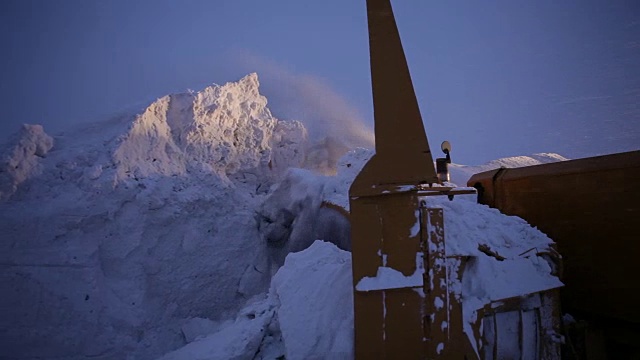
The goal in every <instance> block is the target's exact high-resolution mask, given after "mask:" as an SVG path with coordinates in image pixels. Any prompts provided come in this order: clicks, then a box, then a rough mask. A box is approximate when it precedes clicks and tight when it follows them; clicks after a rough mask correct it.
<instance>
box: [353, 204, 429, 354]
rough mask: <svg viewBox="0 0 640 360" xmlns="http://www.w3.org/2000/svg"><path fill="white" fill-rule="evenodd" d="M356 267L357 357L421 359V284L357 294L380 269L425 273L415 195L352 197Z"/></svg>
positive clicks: (354, 274)
mask: <svg viewBox="0 0 640 360" xmlns="http://www.w3.org/2000/svg"><path fill="white" fill-rule="evenodd" d="M350 203H351V221H352V225H351V231H352V249H353V250H352V259H353V260H352V263H353V281H354V287H355V288H356V291H355V292H354V309H355V314H354V315H355V354H356V358H362V359H364V358H372V357H373V358H389V357H393V356H394V355H393V354H397V351H399V350H402V351H403V352H402V353H403V354H407V356H408V357H407V358H421V356H422V355H421V354H423V353H424V346H423V340H422V338H423V328H424V325H423V315H422V312H423V305H422V302H423V298H422V297H421V296H420V294H419V292H416V291H415V290H416V289H418V290H422V284H421V283H419V284H416V285H415V286H413V287H405V288H399V289H392V288H380V289H374V290H368V291H358V290H357V288H358V283H359V282H360V281H361V280H363V278H365V277H369V278H375V277H376V275H377V273H378V268H379V267H386V268H391V269H394V270H396V271H398V272H400V273H401V274H402V275H404V276H410V275H412V274H414V273H415V272H416V271H423V268H420V269H419V268H418V266H420V267H422V266H423V265H422V263H421V262H418V261H416V259H417V256H419V257H421V256H422V253H421V250H420V236H419V232H418V231H416V232H415V233H412V231H411V230H412V228H414V227H415V226H416V224H417V223H418V216H417V215H416V214H417V213H418V202H417V197H416V196H415V195H414V194H412V193H402V194H398V195H394V196H378V197H358V198H355V199H354V198H352V199H351V202H350Z"/></svg>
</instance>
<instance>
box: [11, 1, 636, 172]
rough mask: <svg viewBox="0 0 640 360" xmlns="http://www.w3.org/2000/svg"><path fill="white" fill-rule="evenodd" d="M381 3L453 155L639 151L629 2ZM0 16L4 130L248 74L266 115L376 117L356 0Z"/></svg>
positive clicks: (30, 5)
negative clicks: (257, 82)
mask: <svg viewBox="0 0 640 360" xmlns="http://www.w3.org/2000/svg"><path fill="white" fill-rule="evenodd" d="M393 6H394V11H395V13H396V20H397V22H398V26H399V28H400V34H401V36H402V40H403V45H404V48H405V52H406V54H407V58H408V62H409V67H410V70H411V73H412V77H413V81H414V86H415V88H416V93H417V96H418V99H419V101H420V108H421V110H422V115H423V119H424V121H425V126H426V130H427V135H428V137H429V141H430V142H431V145H432V147H436V146H437V145H438V144H439V143H440V142H441V141H442V140H449V141H451V143H452V145H453V152H452V156H453V160H454V162H457V163H464V164H477V163H482V162H485V161H487V160H491V159H494V158H498V157H504V156H513V155H525V154H531V153H535V152H558V153H560V154H562V155H564V156H567V157H570V158H578V157H585V156H592V155H598V154H606V153H611V152H619V151H629V150H637V149H640V2H638V1H637V0H629V1H624V0H564V1H556V0H535V1H531V0H515V1H514V0H496V1H474V0H460V1H431V0H430V1H426V0H395V1H393ZM0 27H1V31H0V49H3V50H2V53H3V54H2V55H1V56H0V61H1V64H0V74H1V75H0V76H1V77H0V79H2V80H1V81H0V101H1V103H0V105H1V106H2V109H3V113H2V117H1V120H0V142H2V141H4V140H5V139H6V137H7V136H8V135H9V134H10V133H13V132H14V131H16V130H17V129H18V127H19V124H21V123H39V124H42V125H44V127H45V130H46V131H48V132H49V133H53V134H55V133H57V132H60V131H63V130H64V129H65V128H67V127H69V126H72V125H75V124H78V123H82V122H89V121H96V120H100V119H104V118H107V117H108V116H109V115H111V114H114V113H116V112H118V111H121V110H123V109H126V108H130V107H132V106H140V105H142V104H144V103H148V102H150V101H153V100H154V99H156V98H158V97H161V96H163V95H166V94H168V93H172V92H182V91H185V90H186V89H194V90H200V89H201V88H203V87H205V86H207V85H209V84H211V83H218V84H223V83H225V82H227V81H235V80H237V79H239V78H240V77H242V76H244V75H246V74H247V73H249V72H254V71H255V72H257V73H258V76H259V78H260V79H261V84H262V92H263V94H264V95H265V96H267V98H268V99H269V104H270V108H271V110H272V112H273V114H274V115H275V116H276V117H278V118H281V119H292V118H295V119H299V120H303V121H305V122H307V123H308V124H309V126H310V127H312V128H313V127H314V126H316V125H314V124H316V123H321V122H331V123H332V126H340V125H339V124H340V122H341V121H343V120H342V119H345V120H344V121H353V120H355V121H363V122H364V123H365V124H368V125H370V126H371V124H372V123H373V114H372V104H371V88H370V82H369V81H370V77H369V62H368V43H367V27H366V9H365V1H364V0H322V1H310V0H307V1H302V0H299V1H286V0H273V1H263V0H262V1H260V0H233V1H232V0H227V1H224V0H216V1H214V0H181V1H178V0H172V1H170V0H135V1H131V0H108V1H105V0H103V1H100V0H59V1H51V0H3V1H1V2H0ZM301 89H303V90H301ZM432 150H434V152H435V150H437V149H432ZM436 154H437V152H436Z"/></svg>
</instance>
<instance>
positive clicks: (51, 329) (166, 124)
mask: <svg viewBox="0 0 640 360" xmlns="http://www.w3.org/2000/svg"><path fill="white" fill-rule="evenodd" d="M258 85H259V84H258V80H257V77H256V76H255V74H252V75H249V76H247V77H245V78H243V79H241V80H240V81H239V82H236V83H229V84H226V85H221V86H219V85H214V86H211V87H208V88H206V89H204V90H203V91H201V92H199V93H187V94H178V95H170V96H166V97H163V98H161V99H158V100H157V101H156V102H154V103H153V104H151V105H149V107H148V108H147V109H146V110H145V111H144V112H143V113H141V114H130V115H124V116H121V117H118V118H114V119H111V120H109V121H106V122H103V123H98V124H94V125H90V126H87V127H84V128H81V129H78V130H76V131H73V132H70V133H66V134H61V135H59V136H56V137H55V144H56V146H55V147H53V148H52V143H53V142H52V139H51V137H49V136H47V135H46V134H44V132H43V131H42V128H41V127H40V126H27V127H25V128H24V129H23V130H22V132H21V133H20V134H19V135H18V136H17V137H16V139H17V140H16V141H14V142H13V143H11V144H10V146H9V147H8V150H7V151H5V152H4V153H3V154H8V155H6V156H4V157H3V159H4V160H3V161H4V162H3V167H2V170H3V171H2V176H1V177H2V181H3V183H2V185H3V186H5V185H7V184H8V185H7V186H8V188H9V190H8V192H7V191H5V190H4V189H5V187H3V190H2V191H3V200H2V201H0V219H2V220H1V221H0V268H2V272H1V275H0V287H1V288H2V289H3V296H2V297H0V309H2V310H1V311H2V314H0V328H1V329H2V330H1V331H0V342H1V343H2V344H6V346H3V347H1V348H0V357H2V358H4V357H9V358H12V357H19V356H22V357H27V358H28V357H60V358H70V359H73V358H84V357H86V356H91V357H100V358H105V359H119V358H125V357H126V356H130V357H133V358H137V359H149V358H153V357H155V356H157V355H160V354H163V353H166V352H167V351H169V350H172V349H175V348H178V347H180V346H182V345H184V343H185V340H184V337H183V334H182V331H181V327H182V325H183V323H184V322H185V321H186V320H188V319H192V318H206V319H211V320H215V321H218V320H224V319H228V318H230V317H233V316H235V314H236V313H237V311H238V309H239V308H241V307H242V306H243V305H244V303H245V302H246V301H248V299H250V298H251V297H252V296H254V295H255V294H258V293H261V292H264V291H266V290H267V289H268V286H269V280H270V273H269V268H270V267H269V264H268V255H267V252H266V251H267V248H266V244H265V243H264V242H263V241H261V238H260V233H259V232H258V226H257V222H256V218H255V210H256V209H257V208H258V206H259V205H260V204H261V202H262V201H263V199H264V195H262V194H264V193H265V192H267V191H268V190H269V187H270V186H271V185H272V184H273V183H274V182H276V181H278V179H279V178H280V177H281V176H282V175H283V174H284V172H285V170H286V168H288V167H290V166H300V165H301V164H302V162H303V161H304V159H305V158H304V147H305V146H307V145H306V142H305V141H306V140H305V136H306V135H305V134H306V130H305V129H304V127H303V126H302V125H301V123H299V122H296V121H280V120H278V119H276V118H274V117H273V116H272V115H271V113H270V112H269V110H268V108H266V99H265V98H264V97H263V96H261V95H260V94H259V90H258ZM45 154H46V155H47V156H46V158H45V157H43V156H44V155H45ZM16 166H17V167H16ZM27 184H28V185H29V186H26V185H27ZM5 195H6V196H5Z"/></svg>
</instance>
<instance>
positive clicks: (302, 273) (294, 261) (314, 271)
mask: <svg viewBox="0 0 640 360" xmlns="http://www.w3.org/2000/svg"><path fill="white" fill-rule="evenodd" d="M351 286H352V278H351V254H350V253H349V252H347V251H343V250H340V249H338V248H337V247H336V246H335V245H333V244H330V243H327V242H324V241H320V240H318V241H315V242H314V243H313V244H312V245H311V246H310V247H309V248H307V249H305V250H303V251H300V252H297V253H292V254H290V255H289V256H288V257H287V260H286V262H285V264H284V265H283V266H282V267H281V268H280V269H279V270H278V272H277V273H276V275H275V276H274V277H273V280H272V282H271V288H270V291H269V293H268V296H267V297H266V298H265V299H262V300H259V301H256V302H254V303H252V304H250V305H248V306H247V307H245V308H244V309H243V310H241V311H240V313H239V315H238V317H237V319H236V320H235V322H233V323H231V324H229V325H228V326H227V327H225V328H224V329H222V330H219V331H217V332H214V333H212V334H210V335H208V336H206V337H202V338H200V339H198V340H196V341H194V342H192V343H190V344H189V345H187V346H184V347H183V348H180V349H178V350H176V351H173V352H171V353H169V354H167V355H165V356H163V357H162V358H161V359H160V360H193V359H208V360H215V359H221V360H222V359H265V360H266V359H269V360H273V359H277V358H282V357H283V356H284V357H285V358H286V359H351V358H353V292H352V289H351Z"/></svg>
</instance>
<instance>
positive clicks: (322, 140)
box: [236, 52, 374, 173]
mask: <svg viewBox="0 0 640 360" xmlns="http://www.w3.org/2000/svg"><path fill="white" fill-rule="evenodd" d="M236 56H237V57H239V58H240V61H241V63H243V64H244V65H245V66H247V67H248V68H250V70H251V71H256V72H257V73H258V76H259V78H260V79H261V83H262V84H263V85H262V87H263V92H264V94H266V96H267V98H268V99H269V107H270V108H271V109H272V110H273V111H274V113H275V115H276V117H279V118H284V119H295V120H300V121H302V122H303V123H304V124H305V126H306V127H307V130H308V131H309V136H310V138H311V141H312V145H311V146H310V147H309V149H308V151H307V159H306V164H305V165H306V167H308V168H311V169H314V170H318V171H320V172H322V173H335V166H336V162H337V160H338V159H339V158H340V157H341V156H342V155H343V154H344V153H345V152H347V151H348V150H349V149H353V148H356V147H366V148H373V146H374V135H373V130H372V129H371V128H370V127H368V126H367V125H365V123H364V121H363V119H362V117H361V116H360V114H359V113H358V110H357V109H356V108H355V107H354V106H352V105H351V104H349V103H348V102H347V101H346V100H345V99H344V98H343V97H342V96H341V95H340V94H338V93H337V92H336V91H335V90H333V89H332V88H331V87H330V86H329V84H327V83H326V82H325V81H324V80H322V79H320V78H318V77H315V76H310V75H305V74H295V73H293V72H291V71H289V70H287V69H285V68H284V67H282V66H280V65H278V64H275V63H273V62H272V61H268V60H265V59H263V58H261V57H258V56H255V55H253V54H251V53H248V52H240V53H239V54H237V55H236Z"/></svg>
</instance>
